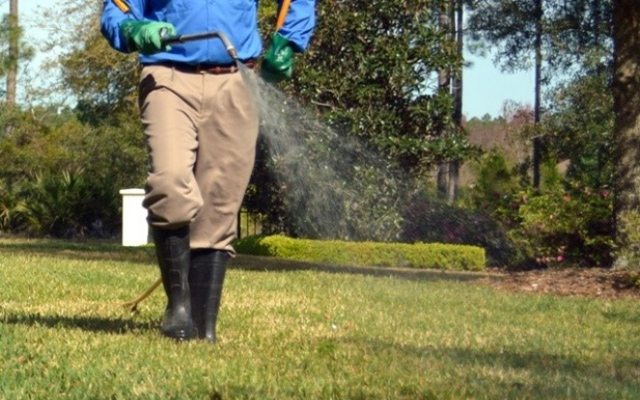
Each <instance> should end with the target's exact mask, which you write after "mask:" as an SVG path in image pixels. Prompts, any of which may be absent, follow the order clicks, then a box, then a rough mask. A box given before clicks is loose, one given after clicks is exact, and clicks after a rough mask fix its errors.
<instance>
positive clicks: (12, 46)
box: [4, 0, 20, 136]
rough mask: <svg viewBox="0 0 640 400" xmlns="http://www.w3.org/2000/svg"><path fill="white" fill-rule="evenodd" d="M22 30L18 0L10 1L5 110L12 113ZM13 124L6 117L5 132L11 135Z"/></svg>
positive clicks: (6, 134)
mask: <svg viewBox="0 0 640 400" xmlns="http://www.w3.org/2000/svg"><path fill="white" fill-rule="evenodd" d="M19 42H20V32H19V27H18V0H10V2H9V65H8V66H7V94H6V108H5V111H6V112H9V113H11V111H12V110H13V109H14V108H15V105H16V88H17V78H18V51H19V48H18V46H19ZM12 130H13V124H12V123H11V117H10V116H9V118H6V123H5V128H4V134H5V136H9V135H11V132H12Z"/></svg>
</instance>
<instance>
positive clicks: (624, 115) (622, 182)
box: [613, 0, 640, 268]
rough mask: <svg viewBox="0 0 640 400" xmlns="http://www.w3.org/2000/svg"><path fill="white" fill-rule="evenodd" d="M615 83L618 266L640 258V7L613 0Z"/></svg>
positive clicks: (630, 1) (635, 264) (632, 263)
mask: <svg viewBox="0 0 640 400" xmlns="http://www.w3.org/2000/svg"><path fill="white" fill-rule="evenodd" d="M613 10H614V13H613V15H614V18H613V21H614V24H613V26H614V46H615V63H614V69H615V72H614V84H613V94H614V102H615V110H616V117H615V128H614V141H615V159H616V160H617V166H616V167H617V168H616V181H615V184H616V190H615V201H614V210H615V218H616V221H615V222H616V244H617V247H618V252H617V255H616V262H615V264H616V266H618V267H634V268H637V267H638V265H639V262H640V73H638V68H640V53H639V52H638V48H640V47H639V46H640V30H638V26H640V8H638V5H637V4H636V2H635V1H633V0H614V2H613Z"/></svg>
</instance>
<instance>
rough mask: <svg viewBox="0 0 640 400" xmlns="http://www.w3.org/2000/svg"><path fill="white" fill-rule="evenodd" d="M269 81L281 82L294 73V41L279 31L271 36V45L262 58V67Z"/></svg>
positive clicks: (263, 74)
mask: <svg viewBox="0 0 640 400" xmlns="http://www.w3.org/2000/svg"><path fill="white" fill-rule="evenodd" d="M260 72H261V74H262V77H263V78H264V79H265V80H266V81H267V82H274V83H277V82H280V81H283V80H285V79H290V78H291V76H292V75H293V47H292V43H291V42H290V41H289V40H287V39H286V38H285V37H284V36H282V35H281V34H279V33H274V34H273V36H272V37H271V46H270V47H269V50H268V51H267V54H266V55H265V57H264V59H263V60H262V68H261V69H260Z"/></svg>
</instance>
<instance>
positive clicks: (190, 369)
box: [0, 240, 640, 400]
mask: <svg viewBox="0 0 640 400" xmlns="http://www.w3.org/2000/svg"><path fill="white" fill-rule="evenodd" d="M241 267H242V266H236V267H234V268H233V269H231V270H230V271H229V274H228V277H227V284H226V287H225V296H224V300H223V306H222V314H221V317H220V321H219V325H220V326H219V337H220V343H219V344H218V345H209V344H206V343H203V342H198V341H194V342H188V343H175V342H172V341H170V340H168V339H165V338H163V337H162V336H160V334H159V331H158V329H159V324H160V321H161V318H162V313H163V307H164V298H163V293H162V291H161V290H158V291H156V292H155V293H154V294H153V295H152V296H151V297H150V298H149V299H147V300H146V301H145V302H143V303H142V304H141V305H140V307H139V310H138V312H137V313H136V314H132V313H130V312H129V311H128V310H126V309H124V308H123V307H122V306H121V303H123V302H125V301H128V300H130V299H132V298H133V297H135V296H136V295H137V294H139V293H140V292H142V291H144V289H146V288H147V287H148V286H149V285H150V284H151V283H153V281H155V279H156V278H157V276H158V272H157V270H156V267H155V265H154V263H153V256H152V249H149V248H141V249H124V248H121V247H119V246H117V245H107V244H73V243H64V242H54V241H15V240H2V241H0V398H2V399H12V400H13V399H62V398H64V399H638V398H640V308H639V307H638V304H637V303H636V302H633V301H631V300H616V301H604V300H594V299H582V298H561V297H552V296H541V295H533V294H509V293H505V292H499V291H496V290H493V289H490V288H487V287H484V286H481V285H479V284H474V283H470V282H456V281H450V280H449V281H445V280H422V281H420V280H405V279H399V278H389V277H377V276H366V275H353V274H331V273H326V272H319V271H313V270H308V271H274V272H269V271H266V272H264V271H263V272H260V271H255V270H245V269H242V268H241Z"/></svg>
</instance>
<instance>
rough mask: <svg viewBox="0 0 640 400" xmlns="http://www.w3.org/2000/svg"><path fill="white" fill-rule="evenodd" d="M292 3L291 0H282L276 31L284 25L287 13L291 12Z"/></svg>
mask: <svg viewBox="0 0 640 400" xmlns="http://www.w3.org/2000/svg"><path fill="white" fill-rule="evenodd" d="M290 5H291V0H282V6H281V7H280V14H278V22H277V23H276V31H279V30H280V28H282V25H284V20H285V19H286V18H287V13H289V6H290Z"/></svg>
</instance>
